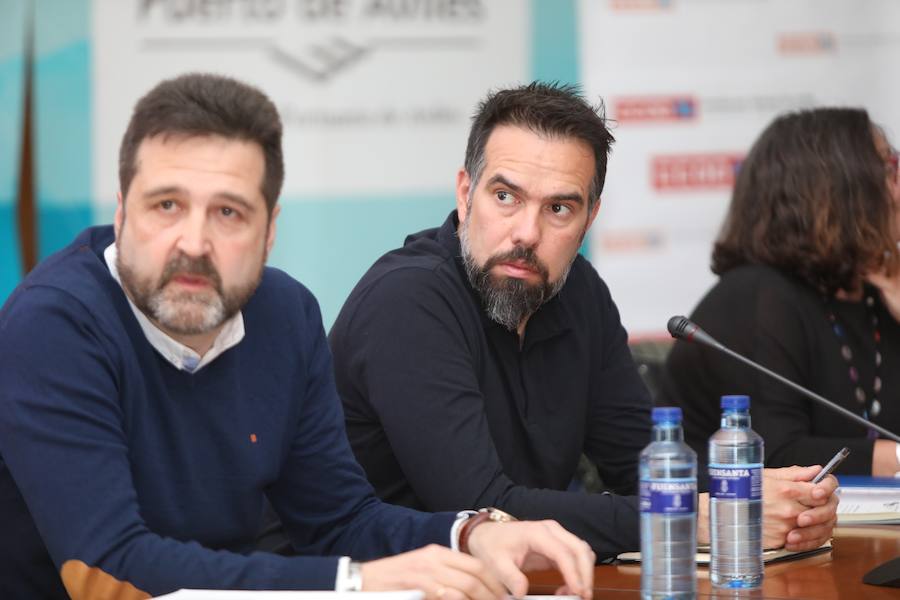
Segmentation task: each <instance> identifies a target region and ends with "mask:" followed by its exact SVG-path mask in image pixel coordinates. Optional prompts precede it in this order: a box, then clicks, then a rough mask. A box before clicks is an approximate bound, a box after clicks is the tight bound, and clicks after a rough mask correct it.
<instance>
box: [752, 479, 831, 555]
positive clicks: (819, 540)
mask: <svg viewBox="0 0 900 600" xmlns="http://www.w3.org/2000/svg"><path fill="white" fill-rule="evenodd" d="M820 470H821V467H820V466H818V465H813V466H810V467H796V466H795V467H784V468H781V469H764V470H763V547H764V548H780V547H781V546H784V547H785V548H786V549H787V550H791V551H794V552H799V551H803V550H811V549H813V548H817V547H818V546H821V545H822V544H823V543H825V542H826V541H827V540H828V539H829V538H830V537H831V534H832V531H833V530H834V525H835V523H837V505H838V497H837V495H836V494H835V493H834V491H835V490H836V489H837V486H838V482H837V479H836V478H835V477H834V476H832V475H829V476H828V477H826V478H825V479H823V480H822V481H820V482H819V483H817V484H813V483H810V481H811V480H812V479H813V478H814V477H815V476H816V475H817V474H818V473H819V471H820Z"/></svg>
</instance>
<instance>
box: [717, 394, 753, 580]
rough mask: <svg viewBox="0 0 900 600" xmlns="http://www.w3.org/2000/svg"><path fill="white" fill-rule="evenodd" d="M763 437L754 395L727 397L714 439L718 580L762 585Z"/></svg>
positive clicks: (723, 402) (723, 400)
mask: <svg viewBox="0 0 900 600" xmlns="http://www.w3.org/2000/svg"><path fill="white" fill-rule="evenodd" d="M762 466H763V440H762V438H761V437H760V436H759V435H758V434H757V433H756V432H755V431H753V430H752V429H750V398H749V397H747V396H722V428H721V429H719V430H718V431H717V432H715V433H714V434H713V435H712V437H711V438H709V498H710V501H709V513H710V527H709V529H710V537H711V538H712V539H711V541H712V544H711V546H712V547H711V549H710V550H711V552H710V554H711V562H710V566H709V577H710V580H711V581H712V583H713V585H716V586H719V587H725V588H754V587H758V586H759V585H760V584H762V579H763V558H762V550H763V548H762Z"/></svg>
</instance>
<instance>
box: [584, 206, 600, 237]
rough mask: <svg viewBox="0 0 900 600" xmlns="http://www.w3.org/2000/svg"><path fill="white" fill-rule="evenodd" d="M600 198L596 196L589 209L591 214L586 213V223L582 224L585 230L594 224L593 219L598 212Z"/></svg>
mask: <svg viewBox="0 0 900 600" xmlns="http://www.w3.org/2000/svg"><path fill="white" fill-rule="evenodd" d="M601 201H602V198H597V201H596V202H595V203H594V207H593V208H592V209H591V214H590V215H588V220H587V225H585V226H584V230H585V231H587V230H588V229H590V228H591V225H593V224H594V219H596V218H597V213H599V212H600V202H601Z"/></svg>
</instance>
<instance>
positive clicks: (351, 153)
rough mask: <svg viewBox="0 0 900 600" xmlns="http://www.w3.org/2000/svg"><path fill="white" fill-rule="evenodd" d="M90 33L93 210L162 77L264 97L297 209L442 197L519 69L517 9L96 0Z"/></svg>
mask: <svg viewBox="0 0 900 600" xmlns="http://www.w3.org/2000/svg"><path fill="white" fill-rule="evenodd" d="M93 27H94V30H93V40H92V41H93V60H94V74H93V81H94V115H93V122H94V132H95V136H96V137H95V143H94V178H93V180H94V182H95V184H94V186H95V191H96V194H95V197H97V198H99V199H101V202H113V201H114V199H115V192H116V190H117V175H116V174H117V170H116V168H117V166H116V161H117V154H118V144H119V142H120V139H121V135H122V133H123V132H124V130H125V127H126V124H127V121H128V118H129V116H130V111H131V109H132V108H133V105H134V103H135V101H136V100H137V99H138V98H139V97H140V95H142V94H143V93H145V92H146V91H148V89H149V88H150V87H152V86H153V85H154V84H155V83H156V82H158V81H160V80H161V79H164V78H167V77H171V76H175V75H177V74H181V73H185V72H189V71H211V72H216V73H222V74H228V75H231V76H234V77H236V78H239V79H241V80H244V81H247V82H248V83H251V84H253V85H256V86H258V87H260V88H261V89H262V90H263V91H264V92H265V93H266V94H268V95H269V96H270V97H271V98H272V99H273V101H274V102H275V103H276V105H277V106H278V108H279V110H280V112H281V114H282V118H283V121H284V125H285V143H284V147H285V158H286V167H287V177H286V182H285V189H284V192H283V198H284V199H286V200H292V199H300V200H302V199H305V198H316V199H322V198H329V197H339V198H347V197H385V196H389V195H391V194H394V193H409V191H411V190H412V191H415V192H426V193H427V192H433V191H435V190H445V189H448V187H449V186H450V185H452V178H453V174H454V173H455V171H456V169H457V168H458V167H459V165H460V164H461V163H462V156H463V151H464V149H465V137H466V132H467V130H468V125H469V117H470V115H471V113H472V111H473V109H474V106H475V104H476V102H477V101H478V100H479V99H480V98H482V97H483V96H484V94H485V93H486V91H487V90H488V89H491V88H495V87H498V86H502V85H506V84H509V83H514V82H518V81H521V80H522V79H523V78H524V77H525V76H526V75H527V72H528V69H529V64H528V44H529V43H530V40H529V4H528V3H527V2H519V1H516V0H505V1H496V0H491V1H487V0H454V1H452V2H451V1H447V0H417V1H412V2H411V1H407V0H241V1H238V0H232V1H225V0H220V1H216V2H184V1H180V0H95V2H94V12H93ZM448 208H449V207H448ZM373 258H374V257H373Z"/></svg>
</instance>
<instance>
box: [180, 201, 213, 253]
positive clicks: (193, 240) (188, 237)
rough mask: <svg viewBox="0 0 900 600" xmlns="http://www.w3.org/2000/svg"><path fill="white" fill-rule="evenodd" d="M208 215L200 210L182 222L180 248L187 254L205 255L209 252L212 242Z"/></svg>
mask: <svg viewBox="0 0 900 600" xmlns="http://www.w3.org/2000/svg"><path fill="white" fill-rule="evenodd" d="M208 229H209V227H208V223H207V219H206V216H205V215H204V214H202V213H200V212H199V211H198V212H197V213H194V214H191V215H189V217H188V218H187V219H184V221H183V222H182V229H181V232H180V235H179V236H178V249H179V250H181V251H182V252H183V253H184V254H186V255H187V256H203V255H204V254H207V253H209V251H210V249H211V244H210V240H209V231H208Z"/></svg>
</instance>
